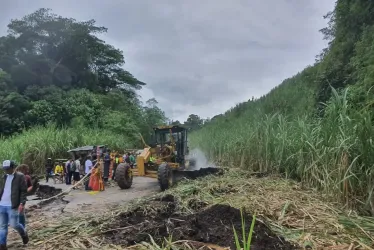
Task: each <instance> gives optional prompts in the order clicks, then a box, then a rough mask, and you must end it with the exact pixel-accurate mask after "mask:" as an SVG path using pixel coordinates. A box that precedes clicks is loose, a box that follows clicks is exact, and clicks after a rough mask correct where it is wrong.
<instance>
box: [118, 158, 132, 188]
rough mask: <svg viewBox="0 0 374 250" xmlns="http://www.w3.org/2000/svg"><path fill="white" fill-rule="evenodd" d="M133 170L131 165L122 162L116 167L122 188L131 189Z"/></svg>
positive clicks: (119, 184)
mask: <svg viewBox="0 0 374 250" xmlns="http://www.w3.org/2000/svg"><path fill="white" fill-rule="evenodd" d="M132 177H133V176H132V170H131V167H130V165H128V164H126V163H121V164H119V165H118V166H117V169H116V182H117V184H118V186H119V187H120V188H121V189H129V188H130V187H131V185H132Z"/></svg>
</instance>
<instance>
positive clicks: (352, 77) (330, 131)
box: [192, 0, 374, 214]
mask: <svg viewBox="0 0 374 250" xmlns="http://www.w3.org/2000/svg"><path fill="white" fill-rule="evenodd" d="M325 18H327V19H328V20H329V25H328V27H326V28H324V29H322V30H321V32H322V33H323V34H324V36H325V39H327V40H328V41H329V46H328V47H327V48H326V49H324V50H323V51H322V53H321V54H320V55H318V56H317V60H316V62H315V64H314V65H312V66H309V67H307V68H306V69H304V70H303V71H302V72H300V73H298V74H297V75H295V76H293V77H291V78H289V79H286V80H284V81H283V82H282V84H280V85H279V86H278V87H276V88H274V89H273V90H272V91H271V92H270V93H268V94H267V95H265V96H263V97H261V98H259V99H257V100H253V101H252V100H251V101H248V102H245V103H241V104H239V105H237V106H236V107H235V108H232V109H231V110H229V111H227V112H226V113H225V114H222V115H218V116H216V117H214V118H213V119H212V120H211V121H210V122H209V123H207V124H205V125H204V126H203V128H202V129H200V130H198V131H197V132H195V133H194V134H193V136H192V142H193V144H194V146H197V147H199V148H201V149H202V150H203V151H205V152H206V153H207V154H208V155H209V157H210V158H213V159H218V160H219V161H221V162H222V163H224V164H229V165H233V166H240V167H243V168H246V169H250V170H252V171H263V172H266V171H274V172H278V173H282V174H284V175H285V176H286V177H290V178H294V179H296V180H299V181H302V183H303V184H305V185H307V186H310V187H316V188H318V189H319V190H321V191H324V192H326V193H328V194H329V195H331V196H333V198H334V199H336V200H338V201H341V202H343V203H344V204H345V205H346V207H347V208H348V207H357V208H359V209H360V210H361V212H363V213H369V212H371V213H373V214H374V195H373V192H374V165H373V164H374V144H373V139H374V125H373V122H374V120H373V111H374V109H373V104H374V89H373V86H374V43H373V41H374V2H373V1H366V0H355V1H350V0H338V1H337V2H336V6H335V9H334V11H332V12H331V13H328V14H327V15H326V16H325ZM370 203H371V204H370Z"/></svg>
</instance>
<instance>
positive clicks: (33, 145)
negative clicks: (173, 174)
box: [0, 9, 166, 166]
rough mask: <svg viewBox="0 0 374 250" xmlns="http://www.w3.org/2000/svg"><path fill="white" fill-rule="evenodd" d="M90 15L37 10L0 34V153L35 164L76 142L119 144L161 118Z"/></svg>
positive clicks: (132, 143)
mask: <svg viewBox="0 0 374 250" xmlns="http://www.w3.org/2000/svg"><path fill="white" fill-rule="evenodd" d="M106 31H107V29H106V28H105V27H100V26H97V25H96V23H95V21H94V20H89V21H77V20H74V19H71V18H65V17H61V16H58V15H55V14H53V13H51V10H49V9H39V10H37V11H36V12H34V13H31V14H30V15H27V16H25V17H23V18H21V19H14V20H11V22H10V23H9V25H8V34H7V35H6V36H3V37H0V123H1V126H0V135H1V136H2V138H1V144H0V158H1V159H5V158H12V159H15V160H17V161H19V162H20V161H22V162H26V163H29V164H32V165H38V166H39V165H40V164H41V163H42V162H43V161H44V160H45V158H46V157H47V156H51V157H61V155H63V154H64V153H66V149H68V148H71V147H74V146H81V145H83V144H97V143H100V144H103V143H106V144H108V145H109V146H110V147H114V148H122V149H123V148H124V147H132V146H135V145H136V144H137V143H138V142H139V143H140V139H139V133H141V134H143V135H144V136H145V137H146V138H147V136H148V135H149V134H150V132H151V129H152V127H153V126H154V125H157V124H163V123H164V122H165V121H166V117H165V114H164V113H163V112H162V111H161V110H160V109H159V108H158V107H157V101H156V100H155V99H151V100H149V101H147V102H146V103H145V104H143V103H141V101H140V99H139V96H138V95H137V94H136V91H137V90H139V89H141V87H143V86H145V83H144V82H142V81H140V80H138V79H136V78H135V77H134V76H133V75H131V73H130V72H128V71H126V70H125V69H124V68H123V66H124V63H125V60H124V55H123V54H122V51H120V50H118V49H117V48H115V47H113V46H111V45H110V44H107V43H105V42H104V41H103V40H101V39H100V38H99V37H98V36H99V35H100V34H103V33H105V32H106Z"/></svg>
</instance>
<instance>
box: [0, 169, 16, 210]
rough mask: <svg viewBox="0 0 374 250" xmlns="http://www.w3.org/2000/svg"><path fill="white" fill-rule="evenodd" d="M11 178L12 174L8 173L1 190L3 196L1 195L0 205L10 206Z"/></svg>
mask: <svg viewBox="0 0 374 250" xmlns="http://www.w3.org/2000/svg"><path fill="white" fill-rule="evenodd" d="M13 178H14V174H8V176H7V178H6V181H5V185H4V192H3V196H2V197H1V201H0V206H7V207H11V206H12V199H11V195H12V181H13Z"/></svg>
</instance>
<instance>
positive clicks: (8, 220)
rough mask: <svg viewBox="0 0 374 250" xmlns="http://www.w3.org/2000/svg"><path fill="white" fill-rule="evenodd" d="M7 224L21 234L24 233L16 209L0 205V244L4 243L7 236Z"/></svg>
mask: <svg viewBox="0 0 374 250" xmlns="http://www.w3.org/2000/svg"><path fill="white" fill-rule="evenodd" d="M8 224H10V226H11V227H12V228H14V229H15V230H16V231H17V232H18V233H19V234H20V235H21V236H24V235H25V234H26V230H25V228H24V227H23V225H22V224H21V223H20V222H19V213H18V210H17V209H12V208H11V207H7V206H0V245H6V241H7V237H8Z"/></svg>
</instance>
